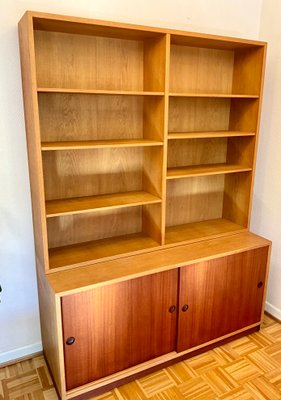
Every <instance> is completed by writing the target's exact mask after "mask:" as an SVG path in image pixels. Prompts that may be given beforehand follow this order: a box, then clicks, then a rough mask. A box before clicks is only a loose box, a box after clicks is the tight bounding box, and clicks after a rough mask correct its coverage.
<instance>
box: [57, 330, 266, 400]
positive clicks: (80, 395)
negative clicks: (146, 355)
mask: <svg viewBox="0 0 281 400" xmlns="http://www.w3.org/2000/svg"><path fill="white" fill-rule="evenodd" d="M259 330H260V323H259V324H258V325H257V326H254V327H251V328H248V329H247V328H246V330H242V331H240V332H238V333H233V334H230V335H228V336H227V337H224V338H222V339H219V340H216V341H215V342H213V343H210V344H206V345H204V347H200V348H195V349H194V350H192V349H191V351H189V352H188V353H185V354H180V355H177V354H175V356H174V357H173V358H171V357H170V358H169V359H167V360H166V361H164V360H163V361H162V362H161V361H160V363H157V365H153V360H152V361H151V362H150V363H149V364H150V366H148V367H147V368H145V369H143V370H139V371H138V372H134V370H135V369H136V368H130V369H128V370H127V371H126V372H127V376H125V371H123V372H122V375H123V376H122V377H119V378H118V375H119V374H115V375H117V376H116V377H115V378H114V377H113V376H112V377H107V378H106V379H104V380H103V381H104V383H103V384H101V380H99V381H100V383H98V382H93V383H92V384H87V385H85V386H82V387H80V388H77V389H75V390H71V391H69V392H67V393H66V395H65V397H63V398H61V397H60V396H59V394H58V396H59V397H60V398H61V399H62V400H64V399H73V400H84V399H85V400H86V399H89V398H91V397H93V396H99V395H101V394H103V393H105V392H107V391H110V390H112V389H114V388H116V387H119V386H122V385H125V384H126V383H129V382H131V381H133V380H135V379H139V378H142V377H144V376H146V375H148V374H151V373H153V372H155V371H157V370H159V369H161V368H166V367H169V366H170V365H173V364H175V363H177V362H180V361H183V360H187V359H188V358H191V357H194V356H197V355H199V354H202V353H204V352H206V351H208V350H212V349H213V348H215V347H218V346H222V345H224V344H226V343H229V342H231V341H232V340H235V339H239V338H240V337H243V336H246V335H250V334H252V333H254V332H257V331H259ZM168 356H169V355H166V357H167V358H168ZM163 358H164V357H163ZM97 386H98V387H97Z"/></svg>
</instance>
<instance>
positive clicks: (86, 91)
mask: <svg viewBox="0 0 281 400" xmlns="http://www.w3.org/2000/svg"><path fill="white" fill-rule="evenodd" d="M37 92H38V93H66V94H87V95H90V94H96V95H112V96H114V95H115V96H116V95H120V96H163V95H164V93H163V92H148V91H141V90H138V91H136V90H126V91H125V90H102V89H75V88H73V89H69V88H66V89H64V88H43V87H39V88H38V89H37ZM238 97H240V96H238ZM242 97H243V96H242ZM250 97H251V96H250Z"/></svg>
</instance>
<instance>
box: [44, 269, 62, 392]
mask: <svg viewBox="0 0 281 400" xmlns="http://www.w3.org/2000/svg"><path fill="white" fill-rule="evenodd" d="M37 276H38V293H39V305H40V323H41V335H42V343H43V349H44V355H45V357H46V359H47V361H48V366H49V367H50V370H51V373H52V377H53V379H54V381H55V384H56V388H57V390H58V391H59V393H60V395H61V397H63V393H64V392H65V383H64V381H65V379H64V366H63V347H62V333H61V332H62V330H61V311H60V299H59V298H57V297H56V296H55V294H54V292H53V291H52V289H51V287H50V285H49V283H48V281H47V280H46V276H45V274H44V272H43V271H38V274H37Z"/></svg>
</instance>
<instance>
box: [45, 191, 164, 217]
mask: <svg viewBox="0 0 281 400" xmlns="http://www.w3.org/2000/svg"><path fill="white" fill-rule="evenodd" d="M160 202H161V199H159V198H157V197H156V196H153V195H152V194H150V193H148V192H144V191H142V192H127V193H114V194H106V195H101V196H88V197H76V198H73V199H66V200H64V199H62V200H49V201H47V202H46V216H47V218H50V217H56V216H59V215H67V214H79V213H84V212H89V211H95V210H96V209H104V208H106V209H111V208H121V207H128V206H139V205H142V204H153V203H160Z"/></svg>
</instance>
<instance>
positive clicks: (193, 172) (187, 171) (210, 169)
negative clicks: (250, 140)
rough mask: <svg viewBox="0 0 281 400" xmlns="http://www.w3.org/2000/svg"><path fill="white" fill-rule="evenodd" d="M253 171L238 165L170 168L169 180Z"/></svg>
mask: <svg viewBox="0 0 281 400" xmlns="http://www.w3.org/2000/svg"><path fill="white" fill-rule="evenodd" d="M248 171H252V168H250V167H243V166H242V165H237V164H203V165H192V166H189V167H176V168H168V171H167V179H180V178H188V177H193V176H206V175H219V174H232V173H235V172H248Z"/></svg>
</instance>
